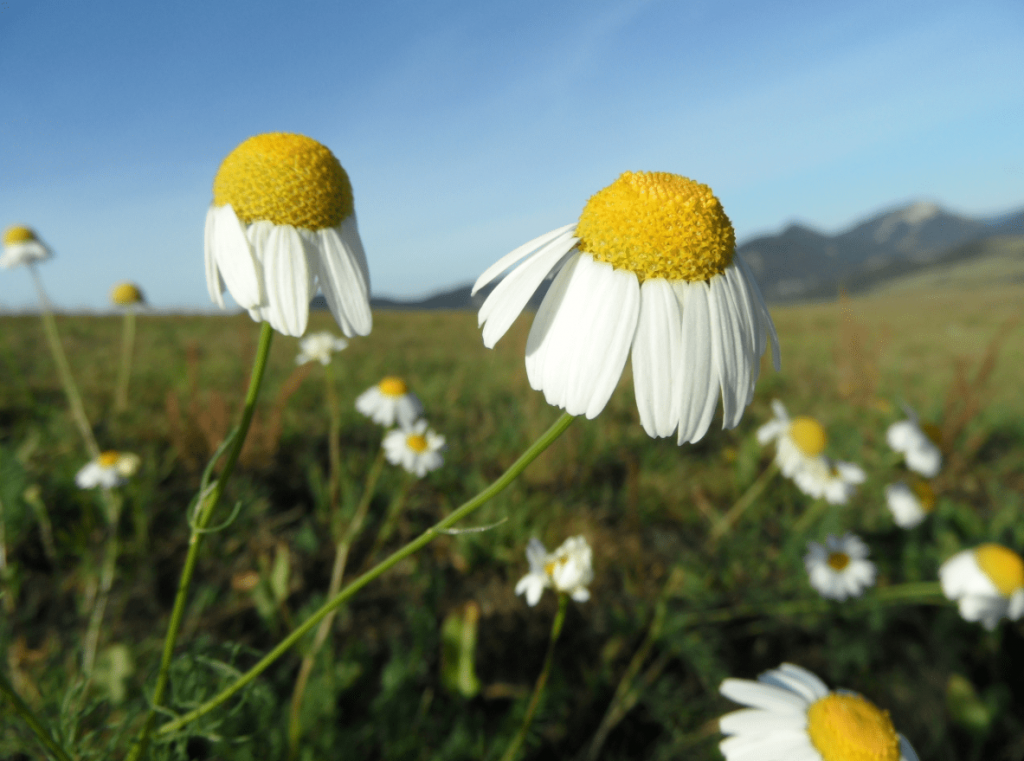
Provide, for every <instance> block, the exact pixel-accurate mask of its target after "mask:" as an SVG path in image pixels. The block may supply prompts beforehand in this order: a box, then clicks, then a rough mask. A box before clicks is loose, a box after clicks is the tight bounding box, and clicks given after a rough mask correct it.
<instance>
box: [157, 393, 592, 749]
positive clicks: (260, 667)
mask: <svg viewBox="0 0 1024 761" xmlns="http://www.w3.org/2000/svg"><path fill="white" fill-rule="evenodd" d="M573 419H574V418H573V416H572V415H570V414H568V413H562V416H561V417H560V418H558V420H557V421H555V423H554V425H552V426H551V427H550V428H549V429H548V430H547V431H545V432H544V434H543V435H542V436H541V437H540V438H539V439H537V441H535V442H534V443H533V444H532V445H531V446H530V448H529V449H527V450H526V451H525V452H523V454H522V455H521V456H520V457H519V459H518V460H516V461H515V462H514V463H513V464H512V465H511V467H509V469H508V470H506V471H505V472H504V473H503V474H502V475H501V477H500V478H498V479H497V480H496V481H494V482H493V483H492V484H491V485H490V486H488V487H487V488H486V489H484V490H483V491H481V492H480V493H479V494H477V495H476V496H475V497H473V498H472V499H471V500H469V501H468V502H465V503H463V504H462V505H461V506H460V507H459V508H457V509H456V510H455V511H454V512H452V513H451V515H449V516H448V517H447V518H445V519H443V520H441V521H439V522H438V523H436V524H434V525H433V526H431V527H430V528H428V529H427V530H426V531H424V532H423V533H422V534H420V535H419V536H418V537H417V538H416V539H413V540H412V541H411V542H409V543H408V544H407V545H405V546H404V547H402V548H401V549H400V550H398V551H397V552H395V553H393V554H392V555H390V556H389V557H387V558H385V559H384V560H383V561H381V562H380V563H378V564H377V565H376V566H374V567H373V568H371V569H370V570H369V571H367V572H366V573H364V574H362V575H361V576H359V577H358V578H356V579H355V580H354V581H352V582H350V583H349V585H348V586H346V587H345V588H344V589H343V590H341V592H339V593H338V594H337V595H335V596H334V597H333V598H331V599H330V600H328V601H327V602H325V603H324V604H323V605H322V606H321V607H320V609H319V610H318V611H317V612H316V613H314V614H313V615H311V616H310V617H309V618H307V619H306V620H305V621H304V622H303V623H302V624H301V625H300V626H299V627H298V628H297V629H295V630H294V631H293V632H292V633H291V634H289V635H288V636H287V637H285V638H284V639H283V640H282V641H281V642H279V643H278V645H277V646H276V647H275V648H274V649H273V650H271V651H270V652H269V653H267V654H266V655H265V656H263V658H262V659H260V661H259V662H258V663H257V664H256V665H255V666H253V667H252V668H251V669H249V670H248V671H247V672H246V673H245V674H243V675H242V676H241V677H239V678H238V679H237V680H236V681H235V682H234V684H232V685H231V686H229V687H228V688H227V689H225V690H223V691H222V692H221V693H220V694H218V695H216V696H214V697H213V698H211V699H210V700H208V701H206V702H205V703H203V704H202V705H201V706H199V707H198V708H195V709H193V710H192V711H189V712H188V713H186V714H184V715H183V716H180V717H178V718H177V719H175V720H173V721H169V722H167V723H166V724H163V725H161V726H160V728H159V729H158V730H157V734H159V735H165V734H168V733H169V732H175V731H177V730H179V729H181V728H182V727H184V726H185V725H186V724H188V723H189V722H191V721H194V720H195V719H198V718H199V717H200V716H205V715H206V714H208V713H209V712H210V711H212V710H213V709H215V708H216V707H217V706H219V705H221V704H222V703H224V702H226V701H227V700H229V699H230V698H231V696H232V695H234V694H235V693H237V692H238V691H239V690H241V689H242V688H244V687H245V686H246V685H247V684H249V683H250V682H251V681H252V680H254V679H255V678H256V677H258V676H259V675H260V674H262V673H263V672H264V671H266V670H267V668H268V667H269V666H270V665H271V664H272V663H274V661H276V660H277V659H278V658H280V657H281V656H282V655H284V654H285V653H286V652H287V651H288V650H289V649H290V648H291V647H292V646H293V645H294V644H295V643H296V642H298V641H299V640H300V639H302V637H304V636H305V635H306V634H307V633H308V632H310V631H311V630H312V629H313V627H314V626H316V625H317V624H318V623H320V621H322V620H323V619H324V618H325V617H326V616H327V615H328V614H329V613H330V612H331V611H332V610H334V609H335V608H337V607H338V606H339V605H341V604H342V603H343V602H345V601H346V600H348V599H349V598H351V597H353V596H354V595H355V593H356V592H358V591H359V590H360V589H362V588H363V587H365V586H366V585H367V584H369V583H370V582H371V581H373V580H374V579H376V578H377V577H379V576H381V575H382V574H383V573H384V572H385V571H388V570H389V569H391V568H393V567H394V566H396V565H397V564H398V563H400V562H402V561H403V560H405V559H406V558H407V557H409V556H410V555H412V554H414V553H415V552H416V551H417V550H419V549H421V548H422V547H424V546H426V545H427V544H429V543H430V542H432V541H433V540H434V539H436V538H437V537H438V536H440V535H441V534H442V532H443V530H444V529H447V528H449V527H451V526H453V525H454V524H455V523H458V522H459V521H460V520H462V519H463V518H465V517H466V516H468V515H470V514H471V513H473V512H474V511H475V510H476V509H477V508H479V507H480V506H481V505H483V504H485V503H486V502H488V501H489V500H491V499H492V498H493V497H494V496H495V495H497V494H499V493H500V492H501V491H502V490H504V489H505V487H507V486H508V485H509V484H510V483H512V482H513V481H514V480H515V479H516V478H517V477H518V476H519V474H520V473H522V472H523V471H524V470H525V469H526V466H527V465H529V464H530V463H531V462H533V461H534V460H535V459H537V457H538V456H539V455H540V453H541V452H543V451H544V450H545V449H547V448H548V447H549V446H551V444H552V442H554V440H555V439H557V438H558V437H559V436H561V435H562V433H563V432H564V431H565V429H566V428H568V427H569V426H570V425H571V424H572V421H573Z"/></svg>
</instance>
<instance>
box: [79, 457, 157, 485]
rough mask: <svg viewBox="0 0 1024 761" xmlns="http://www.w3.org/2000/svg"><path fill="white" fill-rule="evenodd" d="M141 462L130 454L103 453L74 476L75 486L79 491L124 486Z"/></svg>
mask: <svg viewBox="0 0 1024 761" xmlns="http://www.w3.org/2000/svg"><path fill="white" fill-rule="evenodd" d="M141 462H142V461H141V459H140V458H139V456H138V455H137V454H132V453H131V452H115V451H113V450H111V451H108V452H104V453H103V454H101V455H100V456H99V457H97V458H96V459H95V460H93V461H91V462H90V463H89V464H87V465H86V466H85V467H83V468H82V469H81V470H79V471H78V473H76V474H75V484H76V485H77V486H78V488H79V489H95V488H96V487H100V488H102V489H112V488H114V487H115V486H124V485H125V484H126V483H128V479H129V478H131V477H132V476H134V475H135V474H136V473H137V472H138V470H139V465H140V464H141Z"/></svg>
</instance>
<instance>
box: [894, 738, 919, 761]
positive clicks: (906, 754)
mask: <svg viewBox="0 0 1024 761" xmlns="http://www.w3.org/2000/svg"><path fill="white" fill-rule="evenodd" d="M899 738H900V761H920V759H919V758H918V757H917V751H915V750H914V748H913V746H912V745H911V744H910V741H909V740H908V739H907V738H906V737H904V736H903V735H900V736H899Z"/></svg>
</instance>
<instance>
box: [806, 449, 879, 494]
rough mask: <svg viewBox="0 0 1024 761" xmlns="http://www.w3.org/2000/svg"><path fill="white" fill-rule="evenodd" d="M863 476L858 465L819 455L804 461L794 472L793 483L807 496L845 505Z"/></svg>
mask: <svg viewBox="0 0 1024 761" xmlns="http://www.w3.org/2000/svg"><path fill="white" fill-rule="evenodd" d="M865 478H866V475H865V473H864V470H863V469H862V468H861V467H860V466H859V465H854V464H853V463H852V462H840V461H838V460H833V459H831V458H829V457H826V456H825V455H821V456H820V457H816V458H814V459H813V460H810V461H809V462H807V463H805V464H804V466H803V467H802V468H801V469H800V470H798V471H797V472H796V473H795V474H794V476H793V483H795V484H796V486H797V488H798V489H800V491H802V492H803V493H804V494H806V495H807V496H809V497H814V498H815V499H820V498H822V497H824V498H825V501H826V502H828V503H829V504H830V505H845V504H846V503H847V502H849V501H850V497H852V496H853V494H854V492H856V491H857V484H862V483H864V479H865Z"/></svg>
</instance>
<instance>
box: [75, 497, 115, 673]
mask: <svg viewBox="0 0 1024 761" xmlns="http://www.w3.org/2000/svg"><path fill="white" fill-rule="evenodd" d="M105 491H106V492H107V493H106V494H105V495H104V497H105V501H106V503H107V507H108V515H107V531H108V532H109V535H108V536H107V544H106V547H105V548H104V550H103V565H102V566H101V568H100V583H99V594H98V595H97V597H96V604H95V605H94V606H93V609H92V615H91V616H90V617H89V628H88V629H87V630H86V633H85V641H84V644H83V655H82V672H83V673H84V674H85V678H86V679H87V680H88V679H91V678H92V670H93V666H94V665H95V663H96V649H97V647H98V646H99V641H100V627H101V626H102V625H103V614H104V613H105V612H106V610H107V600H109V599H110V590H111V588H112V587H113V586H114V574H115V572H116V570H117V553H118V549H119V548H118V542H117V525H118V523H120V521H121V507H122V503H123V500H122V497H121V495H120V494H116V493H114V492H113V491H112V490H110V489H107V490H105Z"/></svg>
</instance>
